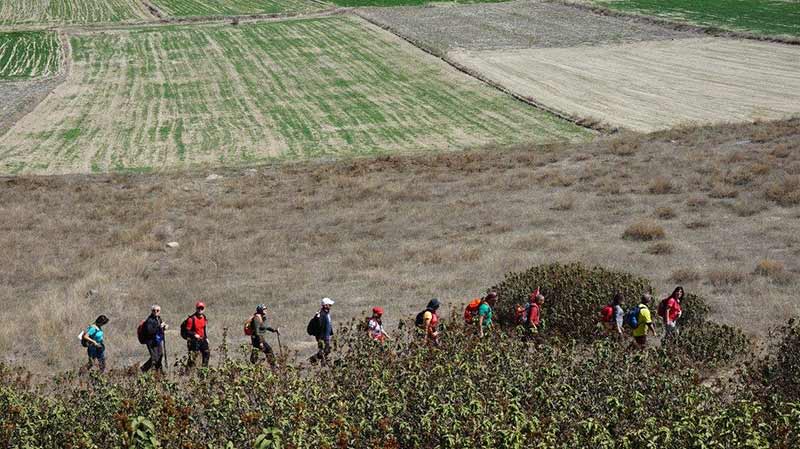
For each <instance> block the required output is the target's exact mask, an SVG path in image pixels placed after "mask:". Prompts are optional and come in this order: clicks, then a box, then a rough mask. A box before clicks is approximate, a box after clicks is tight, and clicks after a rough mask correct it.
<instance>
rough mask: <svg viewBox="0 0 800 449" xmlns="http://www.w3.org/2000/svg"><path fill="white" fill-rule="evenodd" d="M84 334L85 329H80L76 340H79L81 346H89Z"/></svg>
mask: <svg viewBox="0 0 800 449" xmlns="http://www.w3.org/2000/svg"><path fill="white" fill-rule="evenodd" d="M86 336H87V334H86V331H81V333H80V334H78V341H80V342H81V346H83V347H84V348H86V347H88V346H89V342H88V341H86Z"/></svg>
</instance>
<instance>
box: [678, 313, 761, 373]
mask: <svg viewBox="0 0 800 449" xmlns="http://www.w3.org/2000/svg"><path fill="white" fill-rule="evenodd" d="M689 323H691V324H686V325H684V326H682V327H681V333H680V335H679V336H678V337H677V338H675V340H674V341H672V342H671V343H668V344H667V346H668V348H669V350H670V353H671V355H672V356H682V357H686V358H687V361H688V363H692V364H694V365H696V366H701V367H705V368H717V367H720V366H724V365H726V364H729V363H731V362H733V361H734V360H736V359H737V358H738V357H740V356H742V355H743V354H745V353H747V352H750V351H751V350H752V347H751V346H752V342H751V341H750V338H748V337H747V336H746V335H745V334H744V333H743V332H742V331H740V330H739V329H737V328H735V327H731V326H728V325H725V324H717V323H713V322H710V321H706V322H700V323H698V322H696V321H689Z"/></svg>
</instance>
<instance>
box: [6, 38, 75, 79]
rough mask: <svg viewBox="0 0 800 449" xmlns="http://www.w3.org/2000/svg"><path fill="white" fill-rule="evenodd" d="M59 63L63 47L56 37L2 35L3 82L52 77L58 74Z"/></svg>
mask: <svg viewBox="0 0 800 449" xmlns="http://www.w3.org/2000/svg"><path fill="white" fill-rule="evenodd" d="M60 62H61V44H60V42H59V39H58V36H57V35H56V34H55V33H50V32H44V31H41V32H40V31H19V32H11V33H0V80H23V79H29V78H38V77H43V76H48V75H53V74H54V73H56V72H58V69H59V66H60Z"/></svg>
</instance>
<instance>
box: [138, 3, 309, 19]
mask: <svg viewBox="0 0 800 449" xmlns="http://www.w3.org/2000/svg"><path fill="white" fill-rule="evenodd" d="M152 3H153V4H154V5H156V6H157V7H158V9H160V10H161V11H162V12H164V13H165V14H168V15H170V16H175V17H181V16H216V15H236V14H278V13H299V12H308V11H313V10H315V9H320V8H322V7H323V4H322V2H314V1H311V0H153V1H152Z"/></svg>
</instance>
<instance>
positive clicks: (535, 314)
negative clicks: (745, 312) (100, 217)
mask: <svg viewBox="0 0 800 449" xmlns="http://www.w3.org/2000/svg"><path fill="white" fill-rule="evenodd" d="M683 298H684V291H683V287H680V286H678V287H676V288H675V290H674V291H673V292H672V294H670V295H669V296H668V297H666V298H664V299H663V300H662V301H661V302H660V303H659V304H658V308H657V314H658V316H659V317H660V318H661V319H662V321H663V324H664V329H665V331H664V340H665V341H666V340H668V339H670V338H672V337H674V336H676V335H677V332H678V330H677V321H678V320H679V319H680V317H681V315H682V314H683V311H682V309H681V301H682V300H683ZM497 299H498V293H497V292H496V291H489V292H488V293H487V294H486V295H485V296H483V297H480V298H476V299H474V300H472V301H471V302H469V304H467V306H466V308H465V309H464V324H465V326H466V327H467V329H470V330H472V331H474V333H475V334H476V335H477V336H478V337H480V338H483V337H484V336H485V335H486V334H487V333H488V332H490V330H491V329H492V328H493V326H494V308H495V305H496V303H497ZM624 300H625V298H624V295H623V294H622V293H619V292H618V293H616V294H614V295H613V297H612V300H611V302H610V303H609V304H607V305H605V306H603V307H602V308H601V310H600V313H599V318H598V323H600V324H602V326H603V327H604V330H605V333H606V335H608V336H609V337H613V338H619V339H622V338H623V337H624V335H625V327H628V328H630V329H631V330H632V331H631V334H632V337H633V341H634V343H633V344H632V346H635V347H637V348H640V349H643V348H645V347H646V346H647V335H648V333H650V334H651V335H653V336H655V335H656V331H655V326H654V324H653V316H652V314H651V312H650V308H651V307H653V296H652V295H650V294H648V293H645V294H642V295H641V298H640V301H639V304H638V305H637V306H635V307H632V308H630V309H629V310H628V311H627V312H626V311H624V310H623V308H622V304H623V302H624ZM544 302H545V297H544V295H543V294H542V293H541V291H540V289H539V288H536V289H535V290H534V291H533V292H532V293H531V294H530V295H529V297H528V301H527V302H526V303H525V304H524V305H518V306H516V308H515V309H514V317H513V320H514V323H515V324H516V325H517V326H518V328H519V329H520V330H521V333H522V337H523V338H525V339H536V338H537V336H538V334H539V332H540V330H541V328H542V326H543V319H542V307H543V305H544ZM334 303H335V302H334V301H333V300H332V299H330V298H323V299H322V300H321V301H320V309H319V311H318V312H316V313H315V314H314V316H313V317H312V318H311V320H310V321H309V323H308V326H307V328H306V331H307V333H308V334H309V335H310V336H313V337H314V338H315V339H316V342H317V352H316V353H315V354H314V355H313V356H312V357H311V358H310V359H309V360H310V361H311V362H314V363H316V362H320V363H323V364H324V363H326V362H327V360H328V357H329V355H330V353H331V348H332V346H331V341H332V338H333V320H332V318H331V307H332V306H333V305H334ZM440 307H441V302H440V301H439V300H438V299H436V298H434V299H431V300H430V301H429V302H428V304H427V306H426V307H425V309H424V310H422V311H421V312H419V313H418V314H417V316H416V319H415V327H416V329H417V335H418V336H419V338H421V339H423V340H424V341H425V342H426V343H428V344H430V345H433V346H437V345H438V344H439V338H440V335H441V330H440V326H439V321H440V320H439V309H440ZM205 310H206V305H205V303H203V302H202V301H198V302H197V303H196V304H195V311H194V313H193V314H191V315H189V316H188V317H186V319H185V320H184V321H183V322H182V323H181V325H180V335H181V338H183V339H184V340H186V348H187V359H186V367H187V368H193V367H195V366H197V361H198V358H200V360H201V364H202V366H204V367H207V366H208V363H209V360H210V358H211V350H210V347H209V343H208V332H207V327H208V318H206V315H205ZM108 322H109V319H108V317H107V316H105V315H100V316H98V317H97V319H96V320H95V321H94V324H92V325H90V326H89V327H88V328H87V329H86V330H85V331H83V332H81V333H80V334H79V335H78V339H79V340H80V342H81V345H83V346H84V347H86V348H87V354H88V357H89V364H88V367H89V368H90V369H91V368H93V367H97V368H98V369H99V370H100V371H104V370H105V368H106V357H105V336H104V333H103V326H105V325H106V324H108ZM167 328H168V326H167V324H166V323H164V321H163V320H162V319H161V307H160V306H158V305H153V306H152V307H151V308H150V315H149V316H148V317H147V318H146V319H145V320H143V321H142V322H141V323H140V324H139V326H138V327H137V329H136V335H137V338H138V340H139V343H141V344H142V345H144V346H146V347H147V352H148V359H147V360H146V361H145V362H144V363H143V364H142V365H141V366H140V369H141V371H142V372H147V371H149V370H151V369H152V370H156V371H163V368H164V366H163V361H164V359H165V358H166V355H165V338H164V332H165V331H166V330H167ZM365 329H366V337H367V338H369V339H371V340H374V341H376V342H380V343H382V342H384V341H386V340H388V339H391V337H390V336H389V334H388V333H387V332H386V329H385V327H384V325H383V309H382V308H381V307H374V308H373V309H372V315H371V316H370V317H369V318H367V321H366V327H365ZM243 331H244V334H245V335H246V336H249V337H250V344H251V346H252V348H251V352H250V362H251V363H253V364H256V363H259V359H260V355H261V354H262V353H263V354H264V356H265V358H266V361H267V362H268V363H269V364H270V365H271V366H272V367H275V366H276V357H275V352H274V351H273V349H272V346H271V345H270V344H269V343H268V342H267V338H266V336H267V332H270V333H274V334H276V335H277V337H278V346H279V348H280V347H281V344H280V330H279V329H278V328H274V327H271V326H270V325H269V324H268V322H267V306H266V305H264V304H259V305H257V306H256V308H255V313H253V315H252V316H250V317H249V318H248V319H247V320H246V321H245V322H244V327H243Z"/></svg>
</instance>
